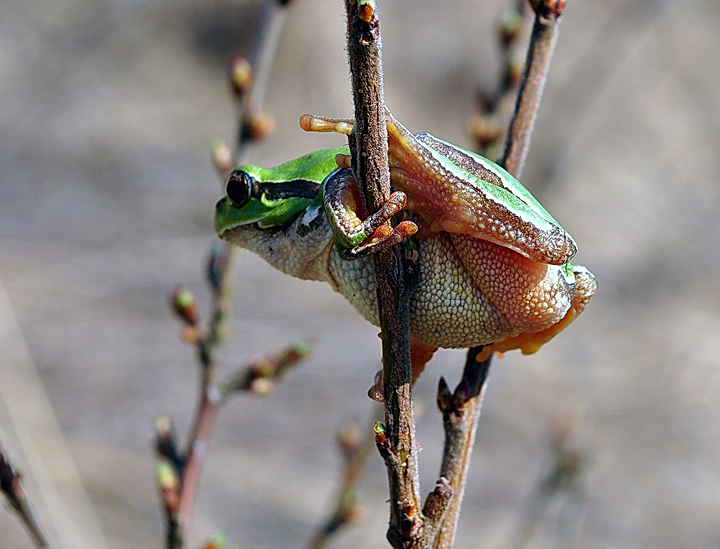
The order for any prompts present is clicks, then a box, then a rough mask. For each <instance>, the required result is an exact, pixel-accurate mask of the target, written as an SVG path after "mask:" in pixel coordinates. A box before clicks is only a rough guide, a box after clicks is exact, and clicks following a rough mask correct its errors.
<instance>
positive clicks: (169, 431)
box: [155, 415, 182, 471]
mask: <svg viewBox="0 0 720 549" xmlns="http://www.w3.org/2000/svg"><path fill="white" fill-rule="evenodd" d="M155 451H156V452H157V453H158V455H159V456H161V457H164V458H165V459H167V460H168V461H169V462H170V464H172V465H173V467H175V469H176V470H177V471H180V468H181V467H182V459H181V457H180V453H179V452H178V448H177V440H176V438H175V429H174V427H173V424H172V422H171V421H170V420H169V419H168V417H167V416H164V415H159V416H157V417H156V418H155Z"/></svg>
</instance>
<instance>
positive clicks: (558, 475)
mask: <svg viewBox="0 0 720 549" xmlns="http://www.w3.org/2000/svg"><path fill="white" fill-rule="evenodd" d="M572 434H573V428H572V424H571V422H569V421H568V420H567V418H565V419H564V420H563V419H559V420H558V421H557V422H556V423H555V425H553V429H552V436H551V440H550V447H551V450H552V463H551V465H550V467H549V469H548V471H547V472H546V473H545V475H544V476H543V477H542V478H541V480H540V482H539V483H538V484H537V486H536V488H535V490H534V491H533V492H532V493H531V494H530V497H529V498H528V500H527V502H526V503H525V506H524V508H523V511H522V515H521V518H520V522H519V524H518V526H517V529H516V532H515V534H514V536H513V538H512V540H511V543H510V544H509V547H510V548H511V549H522V548H523V547H525V546H527V544H528V543H529V542H530V541H531V540H532V538H533V537H534V535H535V532H536V531H537V529H538V526H539V525H540V523H541V522H542V520H543V518H544V517H545V514H546V512H547V510H548V507H549V506H550V504H551V503H552V502H553V500H554V499H556V498H557V497H558V496H560V495H561V493H563V492H564V493H565V494H566V495H567V501H566V505H565V509H564V510H563V513H562V514H561V515H560V517H559V522H558V539H557V544H556V546H557V547H563V548H564V547H574V546H575V543H574V541H575V537H576V534H577V531H578V527H579V525H580V523H581V519H582V509H583V503H584V500H585V492H584V487H583V482H582V477H583V473H584V470H585V463H586V461H587V459H586V456H585V455H584V453H583V452H582V451H581V450H580V449H578V447H576V446H575V445H573V444H572V442H571V438H572Z"/></svg>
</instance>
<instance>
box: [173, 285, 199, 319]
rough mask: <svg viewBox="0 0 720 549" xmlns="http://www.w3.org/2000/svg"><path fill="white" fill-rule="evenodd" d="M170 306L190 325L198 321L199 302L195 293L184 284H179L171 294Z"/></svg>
mask: <svg viewBox="0 0 720 549" xmlns="http://www.w3.org/2000/svg"><path fill="white" fill-rule="evenodd" d="M170 306H171V307H172V310H173V312H174V313H175V314H176V315H177V316H178V317H180V319H181V320H182V321H183V322H185V323H186V324H187V325H189V326H196V325H197V323H198V312H197V304H196V302H195V296H194V295H193V293H192V292H191V291H190V290H188V289H187V288H186V287H184V286H178V287H177V288H176V289H175V291H173V293H172V294H170Z"/></svg>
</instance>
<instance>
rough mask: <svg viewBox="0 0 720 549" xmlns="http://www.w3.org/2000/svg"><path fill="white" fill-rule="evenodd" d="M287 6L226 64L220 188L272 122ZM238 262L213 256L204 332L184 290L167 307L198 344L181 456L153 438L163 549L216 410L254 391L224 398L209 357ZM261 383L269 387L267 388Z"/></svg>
mask: <svg viewBox="0 0 720 549" xmlns="http://www.w3.org/2000/svg"><path fill="white" fill-rule="evenodd" d="M287 3H288V2H287V1H282V0H265V2H264V3H263V6H262V12H261V18H260V22H259V24H258V29H257V31H256V34H255V40H254V43H253V46H252V48H251V51H250V55H249V60H245V59H242V58H236V59H234V60H233V62H232V64H231V67H230V82H231V86H232V89H233V92H234V94H235V99H236V105H237V113H238V125H237V128H238V129H237V140H236V143H235V147H234V152H232V153H231V152H230V151H229V148H228V147H227V146H225V145H223V144H222V143H216V144H214V145H213V160H214V162H215V166H216V168H217V170H218V173H219V174H220V176H221V178H222V180H223V184H224V181H225V179H226V176H227V173H228V172H229V171H230V170H231V169H232V167H233V161H237V162H240V161H241V158H242V156H243V154H244V153H245V152H246V150H247V146H248V145H249V144H250V143H252V142H253V141H256V140H258V139H260V138H262V137H264V136H265V135H267V134H268V133H269V132H270V131H271V130H272V120H271V118H270V117H269V116H267V115H265V114H263V113H262V103H263V99H264V96H265V91H266V83H267V77H268V74H269V70H270V66H271V64H272V58H273V56H274V52H275V50H276V46H277V42H278V41H279V38H280V34H281V29H282V24H283V21H284V10H283V8H284V6H285V5H286V4H287ZM237 256H238V253H237V250H236V249H235V248H234V247H232V246H230V245H229V244H227V243H223V244H222V245H221V246H220V247H218V248H216V249H214V250H213V251H212V252H211V255H210V259H209V261H208V269H207V275H208V281H209V283H210V287H211V289H212V294H213V310H212V313H211V319H210V322H209V323H208V326H207V327H206V328H205V329H204V330H203V329H202V328H201V326H200V324H199V322H198V320H197V311H196V307H195V304H194V299H192V300H190V302H188V299H187V295H188V294H189V292H187V291H185V292H187V293H184V295H182V296H181V295H180V292H179V291H178V292H176V293H175V294H174V296H173V308H174V309H175V311H176V312H177V313H178V315H179V316H180V317H181V319H182V320H183V321H184V323H185V338H186V339H187V340H189V341H192V342H194V343H195V345H196V349H197V355H198V361H199V363H200V368H201V372H200V373H201V379H200V388H199V391H200V398H199V401H198V405H197V411H196V414H195V419H194V421H193V425H192V427H191V430H190V434H189V437H188V441H187V445H186V447H185V449H184V451H183V452H182V454H179V455H178V456H177V457H176V458H175V459H171V457H170V454H171V452H170V449H171V448H174V437H173V444H172V445H171V446H168V445H167V444H166V443H167V442H168V441H167V439H166V438H163V437H166V435H167V432H166V431H163V430H160V431H159V432H158V436H157V442H156V446H157V448H158V452H159V454H160V456H161V459H160V462H159V464H158V475H157V476H158V485H159V487H160V491H161V497H162V500H163V505H164V507H165V511H166V519H167V548H168V549H181V548H183V547H184V545H185V537H186V533H187V532H188V531H189V529H190V524H191V522H192V514H193V510H194V507H195V498H196V494H197V486H198V482H199V479H200V473H201V471H202V466H203V462H204V457H205V449H206V447H207V443H208V440H209V438H210V435H211V434H212V431H213V427H214V424H215V418H216V416H217V412H218V409H219V407H220V406H221V405H222V403H223V402H224V401H225V399H226V398H227V396H228V395H229V394H230V393H231V392H233V391H237V390H252V387H253V385H252V384H248V386H247V387H240V386H233V387H232V388H231V389H227V388H226V390H225V391H223V390H221V388H219V387H218V385H217V384H216V376H217V364H216V361H215V360H214V358H213V355H214V350H215V349H216V348H217V347H218V346H219V345H221V344H222V343H223V341H224V340H225V339H226V337H227V333H228V331H229V320H230V316H231V312H232V304H233V298H234V293H235V273H236V271H237V269H236V263H237ZM181 297H183V298H184V299H181ZM190 297H191V296H190ZM296 354H297V355H298V357H301V356H305V354H306V353H305V352H304V351H303V352H298V353H296ZM285 358H288V357H281V358H278V357H277V356H273V357H270V358H268V359H267V360H266V361H265V362H266V364H267V363H271V364H276V363H279V362H282V361H283V359H285ZM290 362H292V358H291V359H289V360H286V361H285V363H284V364H283V366H282V368H280V367H278V369H277V370H276V371H274V372H265V373H266V374H267V375H258V371H259V370H261V367H260V366H258V364H253V365H251V366H250V367H249V368H248V370H249V369H252V368H255V371H254V373H252V374H247V377H248V378H253V379H255V380H256V384H260V383H262V381H261V380H262V379H264V380H266V381H267V380H270V379H273V378H274V377H279V375H280V370H283V371H284V368H285V367H286V366H287V365H288V364H289V363H290ZM267 383H270V384H271V382H270V381H267ZM223 387H225V386H224V385H223ZM255 392H259V391H255ZM163 444H164V445H163ZM163 450H164V451H163ZM174 451H175V452H176V453H177V448H174ZM176 500H177V501H176Z"/></svg>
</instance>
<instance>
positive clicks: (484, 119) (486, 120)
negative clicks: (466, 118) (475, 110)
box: [468, 114, 502, 149]
mask: <svg viewBox="0 0 720 549" xmlns="http://www.w3.org/2000/svg"><path fill="white" fill-rule="evenodd" d="M468 131H469V133H470V136H471V137H472V138H473V139H474V140H475V141H476V142H477V143H478V145H480V147H481V148H483V149H485V148H487V147H489V146H490V145H492V144H494V143H497V141H498V140H499V139H500V137H501V136H502V128H501V126H500V122H499V121H498V117H497V116H495V115H494V114H478V115H476V116H475V117H473V119H472V121H471V122H470V125H469V127H468Z"/></svg>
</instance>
